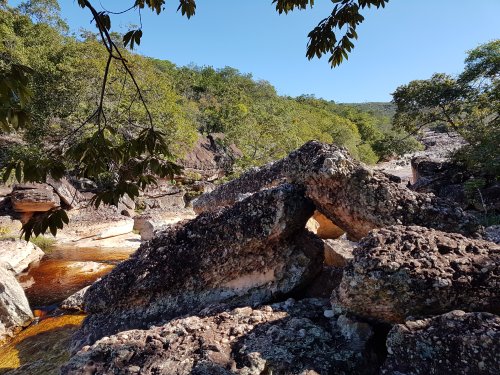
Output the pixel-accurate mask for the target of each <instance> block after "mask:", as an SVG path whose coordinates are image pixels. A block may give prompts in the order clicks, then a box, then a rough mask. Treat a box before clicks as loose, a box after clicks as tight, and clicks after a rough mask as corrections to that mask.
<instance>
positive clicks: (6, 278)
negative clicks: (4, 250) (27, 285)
mask: <svg viewBox="0 0 500 375" xmlns="http://www.w3.org/2000/svg"><path fill="white" fill-rule="evenodd" d="M7 267H8V265H6V264H2V263H0V342H1V341H3V340H5V339H7V338H8V337H10V336H12V335H14V334H15V333H16V332H17V331H19V330H20V329H21V328H22V327H24V326H26V325H28V324H29V323H30V322H31V320H33V314H32V312H31V309H30V305H29V303H28V300H27V299H26V295H25V294H24V291H23V288H22V287H21V285H19V283H18V282H17V280H16V278H15V276H14V274H13V273H12V272H11V271H10V270H8V269H7Z"/></svg>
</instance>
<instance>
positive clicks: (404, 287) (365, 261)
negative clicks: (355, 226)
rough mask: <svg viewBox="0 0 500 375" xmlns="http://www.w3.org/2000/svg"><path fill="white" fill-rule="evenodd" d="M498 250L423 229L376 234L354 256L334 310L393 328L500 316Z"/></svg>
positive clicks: (400, 228)
mask: <svg viewBox="0 0 500 375" xmlns="http://www.w3.org/2000/svg"><path fill="white" fill-rule="evenodd" d="M499 276H500V246H498V245H496V244H494V243H491V242H487V241H481V240H471V239H468V238H466V237H463V236H462V235H459V234H452V233H443V232H439V231H435V230H431V229H426V228H421V227H403V226H394V227H389V228H385V229H379V230H374V231H373V232H372V233H370V235H369V236H367V237H366V238H364V239H363V240H362V241H361V242H360V245H359V247H358V248H357V249H356V250H354V259H353V261H352V262H350V264H349V266H348V267H347V268H346V269H345V270H344V276H343V279H342V283H341V284H340V286H339V288H338V290H337V291H335V292H334V294H333V295H332V302H333V303H334V305H339V306H341V307H342V308H344V309H347V310H348V311H350V312H352V313H354V314H357V315H360V316H364V317H366V318H371V319H376V320H380V321H385V322H390V323H401V322H404V321H405V319H406V318H407V317H408V316H413V317H427V316H430V315H436V314H442V313H445V312H447V311H450V310H454V309H461V310H466V311H488V312H492V313H495V314H498V313H500V299H499V293H498V290H499V288H500V277H499Z"/></svg>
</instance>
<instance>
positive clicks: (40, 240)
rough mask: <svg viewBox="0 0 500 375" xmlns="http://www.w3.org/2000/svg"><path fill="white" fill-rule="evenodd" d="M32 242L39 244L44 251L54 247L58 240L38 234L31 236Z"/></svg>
mask: <svg viewBox="0 0 500 375" xmlns="http://www.w3.org/2000/svg"><path fill="white" fill-rule="evenodd" d="M30 242H32V243H33V244H35V245H36V246H38V247H39V248H40V249H42V250H43V251H45V252H47V251H50V250H51V249H52V247H53V246H54V244H55V243H56V240H55V239H54V238H50V237H43V236H38V237H31V238H30Z"/></svg>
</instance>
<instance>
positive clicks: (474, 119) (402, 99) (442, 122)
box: [393, 40, 500, 177]
mask: <svg viewBox="0 0 500 375" xmlns="http://www.w3.org/2000/svg"><path fill="white" fill-rule="evenodd" d="M393 98H394V103H395V104H396V106H397V110H396V114H395V116H394V124H395V126H396V128H400V129H404V130H406V131H408V132H410V133H416V132H418V131H419V130H421V129H423V128H425V127H429V126H434V127H436V126H438V127H441V128H444V129H445V130H446V129H449V130H453V131H454V132H456V133H458V134H459V135H461V136H462V137H463V138H464V139H465V141H466V142H467V145H466V146H465V147H464V148H462V149H461V150H459V151H458V152H457V153H456V155H455V157H456V158H457V160H458V161H460V162H462V163H464V164H465V166H467V167H468V168H470V169H472V170H476V171H483V172H486V173H489V174H490V175H491V176H493V177H498V176H500V153H499V147H498V145H499V144H500V40H494V41H491V42H489V43H485V44H483V45H480V46H478V47H477V48H475V49H473V50H471V51H469V53H468V56H467V58H466V59H465V68H464V70H463V72H462V73H460V74H459V75H458V76H457V77H453V76H450V75H447V74H442V73H440V74H434V75H433V76H432V77H431V78H430V79H428V80H417V81H412V82H410V83H409V84H407V85H403V86H401V87H399V88H398V89H397V90H396V91H395V92H394V94H393Z"/></svg>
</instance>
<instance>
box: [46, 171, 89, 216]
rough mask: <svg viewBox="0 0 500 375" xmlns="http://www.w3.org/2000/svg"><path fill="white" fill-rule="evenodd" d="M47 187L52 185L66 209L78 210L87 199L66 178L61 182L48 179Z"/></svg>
mask: <svg viewBox="0 0 500 375" xmlns="http://www.w3.org/2000/svg"><path fill="white" fill-rule="evenodd" d="M47 185H50V186H51V187H52V188H53V189H54V191H55V193H56V194H57V195H58V196H59V198H60V199H61V202H62V203H63V205H64V206H65V207H66V208H69V209H74V208H78V207H80V205H81V204H82V203H83V202H85V197H84V196H83V195H82V194H81V193H80V192H79V191H78V190H77V189H75V187H74V186H73V185H71V183H70V182H69V181H68V180H67V179H66V178H64V177H63V178H61V179H60V180H55V179H53V178H52V177H48V178H47Z"/></svg>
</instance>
